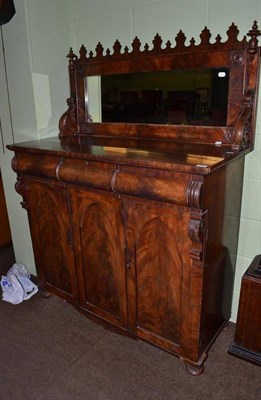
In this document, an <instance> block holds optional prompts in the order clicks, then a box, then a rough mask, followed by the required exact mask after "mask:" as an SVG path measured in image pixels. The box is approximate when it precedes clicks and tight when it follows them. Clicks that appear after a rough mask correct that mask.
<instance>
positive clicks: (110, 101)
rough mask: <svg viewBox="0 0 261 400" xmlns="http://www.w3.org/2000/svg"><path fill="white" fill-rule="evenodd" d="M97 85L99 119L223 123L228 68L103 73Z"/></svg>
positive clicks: (226, 96)
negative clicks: (99, 95) (99, 105)
mask: <svg viewBox="0 0 261 400" xmlns="http://www.w3.org/2000/svg"><path fill="white" fill-rule="evenodd" d="M100 84H101V89H100V90H101V119H102V122H127V123H145V124H171V125H180V124H183V125H201V126H202V125H206V126H225V125H226V118H227V103H228V84H229V69H228V68H203V69H202V68H201V69H193V70H183V71H156V72H138V73H128V74H116V75H103V76H101V82H100ZM89 101H90V103H91V96H89ZM94 121H95V118H94ZM95 122H97V120H96V121H95Z"/></svg>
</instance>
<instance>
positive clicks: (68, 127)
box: [59, 96, 77, 136]
mask: <svg viewBox="0 0 261 400" xmlns="http://www.w3.org/2000/svg"><path fill="white" fill-rule="evenodd" d="M67 104H68V110H67V111H65V113H64V114H63V115H62V116H61V118H60V120H59V131H60V133H59V136H67V135H74V134H75V133H76V132H77V110H76V99H75V97H74V96H72V97H69V99H67Z"/></svg>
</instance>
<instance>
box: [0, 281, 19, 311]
mask: <svg viewBox="0 0 261 400" xmlns="http://www.w3.org/2000/svg"><path fill="white" fill-rule="evenodd" d="M10 278H11V280H10V279H8V278H7V277H6V276H2V278H1V282H0V284H1V288H2V291H3V293H2V300H3V301H7V302H8V303H11V304H19V303H21V302H22V301H23V300H24V290H23V288H22V286H21V285H20V283H19V282H18V281H17V278H16V277H15V276H14V277H13V276H11V277H10Z"/></svg>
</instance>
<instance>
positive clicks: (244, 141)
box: [233, 90, 254, 149]
mask: <svg viewBox="0 0 261 400" xmlns="http://www.w3.org/2000/svg"><path fill="white" fill-rule="evenodd" d="M253 99H254V90H247V91H246V92H245V93H244V96H243V99H242V109H241V111H240V114H239V116H238V119H237V121H236V125H235V135H234V144H233V147H234V149H238V148H246V147H248V146H249V143H250V135H251V123H252V109H253Z"/></svg>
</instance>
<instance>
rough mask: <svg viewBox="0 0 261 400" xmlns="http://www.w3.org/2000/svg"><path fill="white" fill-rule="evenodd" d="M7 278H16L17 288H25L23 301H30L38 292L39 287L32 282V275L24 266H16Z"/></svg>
mask: <svg viewBox="0 0 261 400" xmlns="http://www.w3.org/2000/svg"><path fill="white" fill-rule="evenodd" d="M6 275H7V278H9V280H10V278H11V276H15V277H16V279H17V281H18V282H16V286H17V285H20V286H22V288H23V291H24V294H23V300H28V299H30V298H31V297H32V296H33V295H34V294H35V293H37V292H38V287H37V286H36V285H35V284H34V283H33V282H32V281H31V280H30V274H29V272H28V271H27V269H26V267H25V266H24V265H23V264H17V263H16V264H14V265H13V266H12V268H10V270H9V271H8V272H7V274H6Z"/></svg>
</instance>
